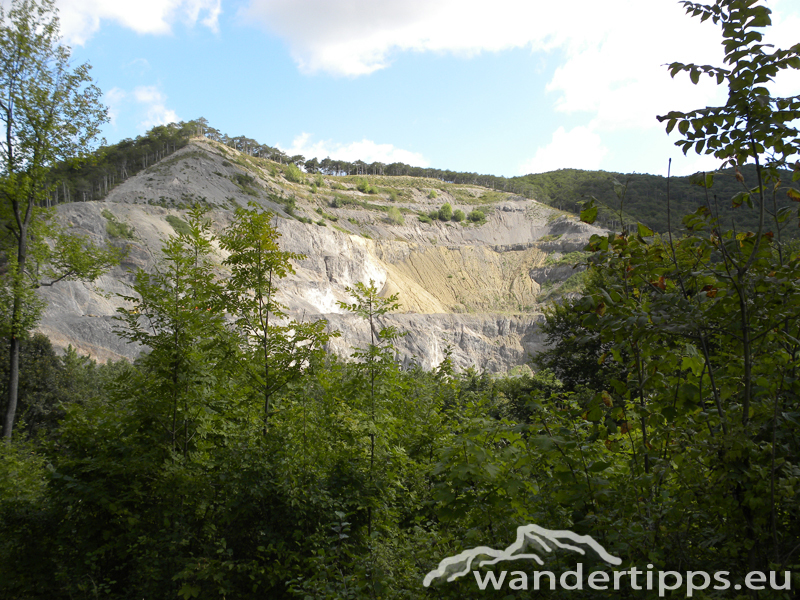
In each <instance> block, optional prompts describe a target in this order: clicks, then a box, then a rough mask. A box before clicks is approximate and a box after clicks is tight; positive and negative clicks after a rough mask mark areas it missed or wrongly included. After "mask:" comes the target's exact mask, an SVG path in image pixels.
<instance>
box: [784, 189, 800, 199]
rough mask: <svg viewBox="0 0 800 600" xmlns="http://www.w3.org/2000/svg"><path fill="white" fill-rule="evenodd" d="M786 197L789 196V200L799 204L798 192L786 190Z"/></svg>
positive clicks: (799, 193)
mask: <svg viewBox="0 0 800 600" xmlns="http://www.w3.org/2000/svg"><path fill="white" fill-rule="evenodd" d="M786 195H787V196H789V199H790V200H793V201H794V202H800V192H798V191H797V190H795V189H792V188H789V189H788V190H786Z"/></svg>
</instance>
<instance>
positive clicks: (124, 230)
mask: <svg viewBox="0 0 800 600" xmlns="http://www.w3.org/2000/svg"><path fill="white" fill-rule="evenodd" d="M101 214H102V215H103V216H104V217H105V218H106V233H107V234H108V237H110V238H123V239H126V240H132V239H134V237H135V231H136V230H135V229H134V228H133V227H131V226H130V225H128V224H127V223H120V222H119V221H117V217H115V216H114V215H113V214H111V212H110V211H109V210H108V209H103V212H102V213H101Z"/></svg>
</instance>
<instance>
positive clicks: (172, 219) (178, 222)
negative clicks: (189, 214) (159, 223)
mask: <svg viewBox="0 0 800 600" xmlns="http://www.w3.org/2000/svg"><path fill="white" fill-rule="evenodd" d="M164 219H166V221H167V223H169V224H170V225H172V228H173V229H174V230H175V233H177V234H184V235H189V234H190V233H192V230H191V228H190V227H189V224H188V223H187V222H186V221H184V220H183V219H181V218H180V217H176V216H175V215H167V216H166V217H164Z"/></svg>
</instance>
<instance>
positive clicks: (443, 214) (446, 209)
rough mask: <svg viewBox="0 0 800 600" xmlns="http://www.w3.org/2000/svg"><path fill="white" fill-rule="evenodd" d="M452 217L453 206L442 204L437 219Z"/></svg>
mask: <svg viewBox="0 0 800 600" xmlns="http://www.w3.org/2000/svg"><path fill="white" fill-rule="evenodd" d="M452 218H453V207H452V206H450V205H449V204H443V205H442V208H440V209H439V220H440V221H449V220H450V219H452Z"/></svg>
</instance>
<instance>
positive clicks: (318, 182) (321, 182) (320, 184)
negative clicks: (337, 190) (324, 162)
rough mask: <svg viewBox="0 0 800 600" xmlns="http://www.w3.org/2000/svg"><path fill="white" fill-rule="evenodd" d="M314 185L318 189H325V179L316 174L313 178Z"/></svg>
mask: <svg viewBox="0 0 800 600" xmlns="http://www.w3.org/2000/svg"><path fill="white" fill-rule="evenodd" d="M314 185H316V186H317V187H318V188H321V187H325V179H324V178H323V177H322V174H321V173H317V174H316V175H315V176H314Z"/></svg>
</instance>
